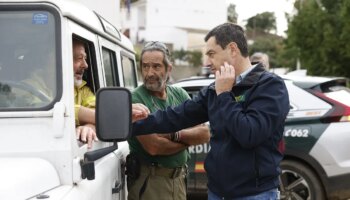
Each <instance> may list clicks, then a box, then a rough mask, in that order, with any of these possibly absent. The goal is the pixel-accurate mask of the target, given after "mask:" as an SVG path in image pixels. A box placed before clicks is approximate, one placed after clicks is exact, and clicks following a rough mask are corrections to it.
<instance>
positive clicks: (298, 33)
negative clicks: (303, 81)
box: [286, 0, 350, 77]
mask: <svg viewBox="0 0 350 200" xmlns="http://www.w3.org/2000/svg"><path fill="white" fill-rule="evenodd" d="M295 7H296V9H297V11H298V14H297V15H295V16H294V17H293V18H292V20H291V21H290V23H289V28H288V31H287V35H288V39H287V42H286V44H287V47H288V50H291V51H295V52H297V55H298V57H299V58H300V62H301V66H302V68H306V69H307V70H308V74H310V75H321V76H346V77H350V65H349V63H350V35H349V33H350V23H349V20H350V1H348V0H322V1H321V0H317V1H316V0H315V1H302V0H297V1H296V3H295Z"/></svg>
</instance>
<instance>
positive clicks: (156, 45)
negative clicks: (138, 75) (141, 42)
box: [140, 41, 171, 69]
mask: <svg viewBox="0 0 350 200" xmlns="http://www.w3.org/2000/svg"><path fill="white" fill-rule="evenodd" d="M147 51H160V52H162V53H163V64H164V65H165V68H166V69H168V67H169V65H170V64H171V58H170V52H169V50H168V48H167V47H166V45H165V44H164V43H162V42H158V41H151V42H147V43H146V44H145V46H144V47H143V49H142V51H141V56H140V66H142V56H143V54H144V53H145V52H147Z"/></svg>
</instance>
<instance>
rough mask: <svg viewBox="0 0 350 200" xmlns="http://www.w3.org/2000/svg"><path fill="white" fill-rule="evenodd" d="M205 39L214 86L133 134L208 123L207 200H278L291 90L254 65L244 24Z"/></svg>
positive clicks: (214, 32) (152, 117)
mask: <svg viewBox="0 0 350 200" xmlns="http://www.w3.org/2000/svg"><path fill="white" fill-rule="evenodd" d="M205 41H206V55H207V60H206V64H207V65H208V66H209V67H210V68H211V70H212V72H213V73H214V74H215V82H214V83H212V84H210V85H209V86H207V87H205V88H204V89H202V90H201V91H200V93H199V95H198V97H196V98H194V99H193V100H187V101H185V102H184V103H183V104H181V105H180V106H177V107H174V108H170V107H169V108H167V109H166V110H165V111H157V112H155V113H153V114H151V115H150V116H149V117H148V118H147V119H145V120H141V121H139V122H136V123H134V125H133V134H148V133H153V132H157V133H160V132H164V133H168V132H174V131H178V130H180V129H183V128H187V127H191V126H194V125H196V124H200V123H203V122H206V121H209V122H210V127H211V131H212V137H211V138H210V145H211V150H210V152H209V153H208V155H207V158H206V160H205V170H206V171H207V175H208V188H209V190H208V199H209V200H219V199H220V200H222V199H225V200H226V199H234V200H248V199H277V198H278V190H277V188H278V186H279V181H278V175H279V174H280V168H279V164H280V161H281V160H282V158H283V154H282V153H281V152H280V151H279V149H278V145H279V143H280V141H281V140H282V137H283V130H284V121H285V119H286V116H287V114H288V112H289V98H288V91H287V89H286V86H285V84H284V82H283V80H282V79H281V78H280V77H278V76H276V75H274V74H271V73H269V72H267V71H266V70H265V69H264V67H263V65H261V64H257V65H251V63H250V60H249V56H248V48H247V40H246V38H245V35H244V31H243V29H242V28H241V27H240V26H238V25H235V24H231V23H224V24H221V25H219V26H217V27H215V28H214V29H213V30H211V31H210V32H209V33H208V34H207V35H206V37H205Z"/></svg>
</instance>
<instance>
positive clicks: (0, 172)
mask: <svg viewBox="0 0 350 200" xmlns="http://www.w3.org/2000/svg"><path fill="white" fill-rule="evenodd" d="M96 3H100V2H97V1H96ZM10 4H11V5H14V6H13V7H14V8H16V7H17V6H18V7H20V6H23V7H24V6H33V5H34V6H37V5H44V6H50V7H51V8H53V9H54V10H55V11H57V12H58V13H59V16H58V17H59V19H60V24H57V25H58V26H59V28H60V30H61V31H60V33H56V34H57V35H59V36H60V45H61V49H57V51H60V52H59V53H60V55H61V57H59V58H57V59H59V60H60V61H61V66H57V67H60V68H61V69H60V70H61V71H60V73H61V74H58V76H60V80H61V81H60V82H58V85H57V88H59V89H60V90H59V92H60V98H59V99H57V100H55V102H54V104H53V106H52V108H49V109H47V110H43V109H41V110H40V109H37V110H30V109H29V110H5V111H3V110H1V108H0V137H1V140H0V163H1V164H0V177H1V180H0V199H1V200H2V199H4V200H7V199H9V200H16V199H20V200H23V199H37V198H36V197H37V195H47V196H48V197H49V199H51V200H53V199H60V200H76V199H79V200H84V199H87V200H88V199H91V200H93V199H94V200H95V199H103V200H112V199H113V200H119V199H121V200H123V199H126V194H127V192H126V187H125V186H123V184H124V182H125V176H124V167H122V166H123V165H124V162H125V157H126V155H127V154H128V152H129V148H128V144H127V142H118V149H117V150H116V151H114V152H112V153H110V154H108V155H106V156H104V157H102V158H100V159H98V160H96V161H94V170H95V179H94V180H87V179H83V178H82V168H81V162H82V161H83V160H84V154H85V153H87V152H89V151H94V150H99V149H102V148H105V147H110V146H112V145H113V143H111V142H102V141H98V142H94V144H93V147H92V149H87V145H86V144H83V143H81V142H78V141H77V140H76V136H75V116H74V115H75V112H74V88H73V85H74V79H73V76H74V74H73V70H72V63H73V56H72V38H73V37H75V36H77V37H79V38H82V39H83V40H84V41H87V42H88V43H89V44H91V49H90V50H91V53H93V54H92V55H90V58H91V57H93V61H94V62H93V66H94V69H93V70H95V72H96V73H95V74H93V76H94V77H93V78H94V79H96V80H97V81H96V83H97V85H98V87H100V88H101V87H106V86H107V84H106V79H105V76H106V75H105V71H104V61H103V57H102V56H103V55H102V48H103V47H104V48H108V49H110V50H112V51H113V52H115V58H116V65H117V67H116V68H115V70H116V71H117V72H118V73H117V78H118V80H119V82H117V83H116V85H117V86H124V85H125V83H124V73H123V66H122V65H123V63H122V62H121V55H122V54H123V55H126V56H127V57H128V58H129V59H131V60H133V63H134V64H136V63H135V55H134V54H135V51H134V49H133V45H132V43H131V42H130V40H129V39H128V38H126V37H125V36H123V35H122V34H120V35H119V36H116V37H114V36H113V35H110V34H109V33H107V32H105V29H104V27H103V26H102V25H101V22H100V20H99V18H98V17H97V15H96V14H95V13H94V12H92V11H91V10H90V9H88V8H86V7H84V6H83V5H81V4H79V3H78V2H74V1H66V0H45V1H34V0H20V1H16V0H0V8H1V7H2V6H6V5H10ZM1 11H2V10H1V9H0V12H1ZM16 11H17V10H16ZM18 11H20V9H19V10H18ZM0 14H1V13H0ZM55 17H57V16H55ZM0 20H1V19H0ZM0 39H1V30H0ZM52 39H53V40H54V39H55V38H52ZM0 50H1V49H0ZM121 52H123V53H121ZM1 59H2V57H0V65H1ZM5 67H6V66H5ZM89 70H90V69H89ZM0 73H1V70H0ZM1 81H2V80H1V78H0V83H1ZM97 89H98V88H97ZM118 185H122V187H120V189H121V190H120V191H119V192H115V193H112V189H113V188H115V187H116V186H118Z"/></svg>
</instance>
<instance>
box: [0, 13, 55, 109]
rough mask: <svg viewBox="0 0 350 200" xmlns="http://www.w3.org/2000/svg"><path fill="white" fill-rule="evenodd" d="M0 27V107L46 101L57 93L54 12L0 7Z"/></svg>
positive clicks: (42, 104) (33, 105) (38, 104)
mask: <svg viewBox="0 0 350 200" xmlns="http://www.w3.org/2000/svg"><path fill="white" fill-rule="evenodd" d="M0 27H2V28H1V30H0V110H4V109H5V110H8V109H10V110H11V109H23V108H24V109H32V108H36V109H38V108H43V107H45V106H47V105H49V104H50V103H51V102H52V100H53V99H54V98H55V96H56V93H57V92H56V88H57V87H56V84H57V83H56V70H55V69H56V46H55V34H56V31H55V20H54V16H53V15H52V14H51V13H50V12H48V11H40V10H36V11H24V10H21V11H2V12H1V13H0Z"/></svg>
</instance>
